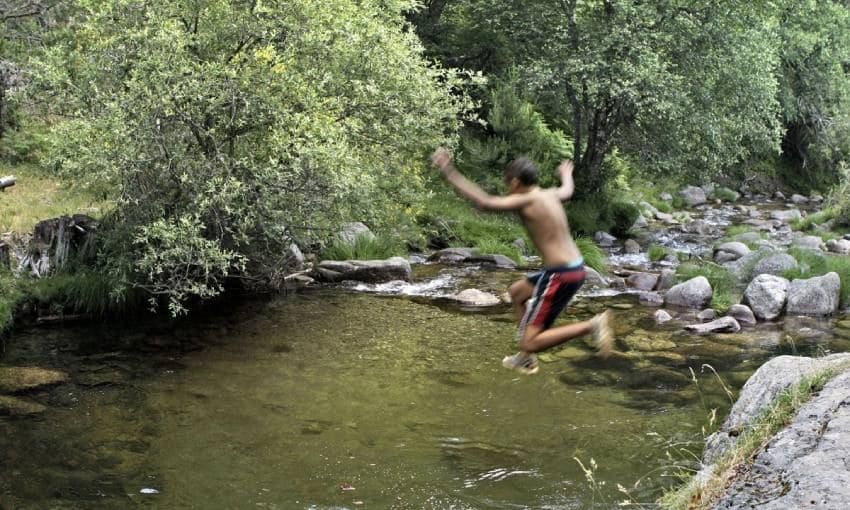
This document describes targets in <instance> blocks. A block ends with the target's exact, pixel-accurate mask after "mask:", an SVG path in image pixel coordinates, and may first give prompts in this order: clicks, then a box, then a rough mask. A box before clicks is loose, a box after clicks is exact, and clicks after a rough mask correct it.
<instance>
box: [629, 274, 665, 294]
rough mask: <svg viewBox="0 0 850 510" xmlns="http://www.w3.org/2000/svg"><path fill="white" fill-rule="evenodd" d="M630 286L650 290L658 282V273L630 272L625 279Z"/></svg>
mask: <svg viewBox="0 0 850 510" xmlns="http://www.w3.org/2000/svg"><path fill="white" fill-rule="evenodd" d="M626 282H627V283H628V285H629V286H630V287H634V288H635V289H638V290H652V289H654V288H655V284H657V283H658V275H657V274H653V273H632V274H631V275H629V278H628V279H627V280H626Z"/></svg>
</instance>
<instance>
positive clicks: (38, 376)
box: [0, 367, 68, 393]
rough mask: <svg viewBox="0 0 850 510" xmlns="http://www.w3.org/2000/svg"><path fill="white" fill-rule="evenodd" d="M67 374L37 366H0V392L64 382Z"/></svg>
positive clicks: (20, 390)
mask: <svg viewBox="0 0 850 510" xmlns="http://www.w3.org/2000/svg"><path fill="white" fill-rule="evenodd" d="M67 379H68V376H67V375H65V374H64V373H62V372H58V371H56V370H47V369H44V368H37V367H0V393H19V392H22V391H29V390H34V389H37V388H42V387H44V386H51V385H53V384H59V383H61V382H65V381H66V380H67Z"/></svg>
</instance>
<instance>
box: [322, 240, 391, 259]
mask: <svg viewBox="0 0 850 510" xmlns="http://www.w3.org/2000/svg"><path fill="white" fill-rule="evenodd" d="M406 253H407V249H406V248H405V246H404V243H402V242H401V241H400V240H399V239H396V238H394V237H391V236H387V235H376V236H374V237H372V236H369V235H359V236H357V237H356V238H355V239H354V242H353V243H347V242H344V241H341V240H337V241H334V242H333V243H332V244H331V245H330V246H328V247H327V248H325V249H324V250H322V258H323V259H326V260H378V259H388V258H390V257H395V256H399V255H405V254H406Z"/></svg>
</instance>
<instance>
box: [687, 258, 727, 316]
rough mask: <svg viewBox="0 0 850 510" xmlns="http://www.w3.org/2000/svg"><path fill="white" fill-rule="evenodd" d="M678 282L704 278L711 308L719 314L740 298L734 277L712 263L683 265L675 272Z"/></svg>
mask: <svg viewBox="0 0 850 510" xmlns="http://www.w3.org/2000/svg"><path fill="white" fill-rule="evenodd" d="M676 276H677V277H678V278H679V281H687V280H690V279H691V278H696V277H697V276H705V277H706V279H708V282H709V283H710V284H711V288H712V290H713V296H712V298H711V307H712V308H714V309H715V310H717V311H718V312H720V313H723V312H725V311H726V310H728V309H729V307H731V306H732V305H734V304H735V303H737V302H738V301H739V300H740V298H741V296H740V291H739V289H738V287H737V285H736V281H735V275H734V274H733V273H732V272H731V271H729V270H728V269H726V268H725V267H723V266H720V265H718V264H715V263H714V262H702V263H700V264H696V263H691V262H689V263H685V264H682V265H680V266H679V268H678V269H677V270H676Z"/></svg>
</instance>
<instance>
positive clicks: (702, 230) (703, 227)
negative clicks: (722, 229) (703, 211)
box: [685, 220, 717, 236]
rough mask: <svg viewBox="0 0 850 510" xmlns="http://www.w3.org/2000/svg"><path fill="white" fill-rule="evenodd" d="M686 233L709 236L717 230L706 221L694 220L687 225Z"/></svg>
mask: <svg viewBox="0 0 850 510" xmlns="http://www.w3.org/2000/svg"><path fill="white" fill-rule="evenodd" d="M685 232H690V233H692V234H698V235H701V236H707V235H710V234H713V233H715V232H717V228H715V227H714V226H713V225H711V224H710V223H708V222H707V221H705V220H694V221H691V222H688V223H687V224H686V225H685Z"/></svg>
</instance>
